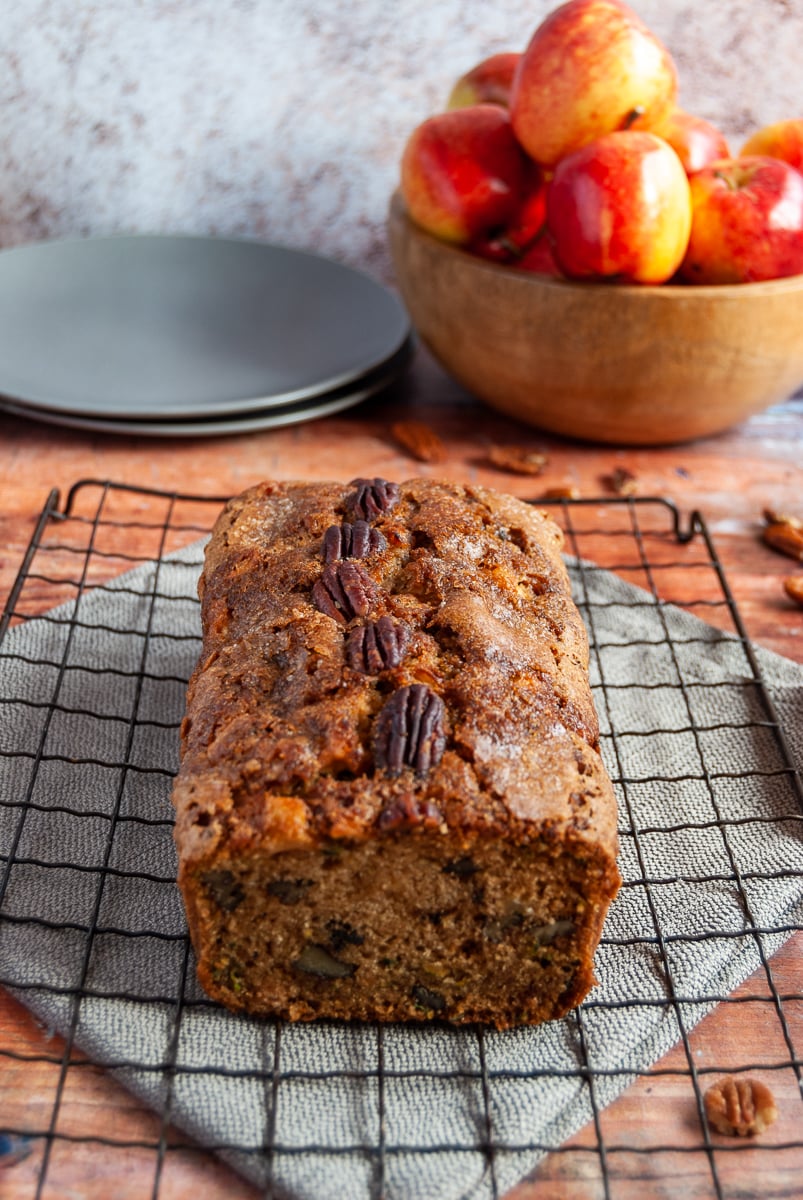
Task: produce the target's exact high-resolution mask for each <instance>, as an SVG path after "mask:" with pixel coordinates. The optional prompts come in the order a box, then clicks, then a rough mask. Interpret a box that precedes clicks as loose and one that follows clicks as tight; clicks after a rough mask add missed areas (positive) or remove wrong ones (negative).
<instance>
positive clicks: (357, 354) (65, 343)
mask: <svg viewBox="0 0 803 1200" xmlns="http://www.w3.org/2000/svg"><path fill="white" fill-rule="evenodd" d="M409 332H410V326H409V321H408V318H407V315H406V313H405V310H404V308H403V306H402V304H401V303H400V301H399V300H397V298H396V297H395V296H394V295H393V293H392V292H389V291H388V290H387V289H386V288H384V287H382V286H381V285H380V284H378V283H376V282H375V281H374V280H372V279H370V278H369V277H368V276H367V275H364V274H362V273H361V272H359V271H355V270H353V269H352V268H350V267H346V266H343V265H342V264H340V263H336V262H333V261H332V260H331V259H327V258H322V257H320V256H319V255H316V254H308V253H305V252H302V251H299V250H291V249H287V248H286V247H283V246H273V245H269V244H267V243H264V242H253V241H238V240H233V239H217V238H197V237H168V236H165V237H160V236H150V235H141V236H132V237H111V238H88V239H84V240H77V241H57V242H39V243H34V244H32V245H27V246H20V247H17V248H15V249H11V250H5V251H3V252H2V253H0V394H2V395H5V396H7V397H8V398H9V399H11V400H15V401H18V402H22V403H24V404H26V405H35V406H37V407H44V408H48V409H50V410H54V411H59V412H63V413H70V414H78V415H83V416H91V417H111V418H131V419H144V418H148V419H151V420H162V419H165V418H187V417H195V418H202V417H216V416H226V415H230V414H231V413H232V412H240V413H242V412H245V411H248V410H251V409H259V410H263V418H264V410H266V409H268V408H270V407H273V406H274V405H277V406H278V405H287V404H289V403H292V402H295V401H298V400H303V399H306V398H310V397H316V396H319V395H321V394H322V393H324V392H330V391H332V390H333V389H335V388H339V387H342V386H343V385H344V384H348V383H350V382H352V381H355V380H358V379H359V378H360V377H361V376H364V375H366V374H368V373H369V372H371V371H373V370H375V369H377V368H378V367H380V366H381V365H382V364H383V363H385V362H386V361H387V360H388V359H389V358H391V357H392V356H393V355H394V354H396V353H397V352H398V351H399V350H400V348H401V347H402V345H403V344H404V342H405V340H406V339H407V337H408V335H409ZM30 415H33V414H32V413H31V414H30Z"/></svg>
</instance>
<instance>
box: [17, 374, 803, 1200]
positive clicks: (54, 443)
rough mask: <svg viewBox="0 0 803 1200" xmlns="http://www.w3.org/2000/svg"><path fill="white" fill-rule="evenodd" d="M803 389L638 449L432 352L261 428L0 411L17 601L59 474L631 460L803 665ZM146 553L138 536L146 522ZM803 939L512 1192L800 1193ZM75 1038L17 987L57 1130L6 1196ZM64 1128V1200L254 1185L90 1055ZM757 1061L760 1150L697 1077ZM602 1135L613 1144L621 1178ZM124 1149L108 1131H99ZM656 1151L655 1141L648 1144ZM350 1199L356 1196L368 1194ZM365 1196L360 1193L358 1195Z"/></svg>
mask: <svg viewBox="0 0 803 1200" xmlns="http://www.w3.org/2000/svg"><path fill="white" fill-rule="evenodd" d="M413 419H415V420H422V421H426V422H427V423H428V424H429V425H430V426H431V427H432V428H433V429H435V430H436V431H437V432H438V433H439V434H440V436H441V438H442V439H443V442H444V444H445V446H446V458H445V460H444V461H443V462H441V463H438V464H427V465H422V464H420V463H416V462H415V461H414V460H413V459H412V458H411V457H410V455H409V454H408V453H406V452H405V451H404V450H403V449H402V448H401V447H400V446H399V444H398V443H397V442H396V441H395V439H394V438H393V436H392V434H391V432H390V427H391V425H392V423H393V422H394V421H397V420H413ZM802 433H803V401H801V400H792V401H789V402H788V403H787V404H785V405H783V406H779V407H777V408H775V409H773V410H771V411H770V412H768V413H765V414H763V415H761V416H759V417H754V418H753V419H752V420H751V421H749V422H748V423H746V424H744V425H742V426H740V427H738V428H736V429H734V430H731V431H730V432H727V433H725V434H722V435H720V436H719V437H717V438H711V439H707V440H703V441H698V442H694V443H690V444H685V445H677V446H671V447H664V448H661V449H656V450H649V449H619V448H616V447H599V446H591V445H584V444H581V443H576V442H572V441H570V440H566V439H559V438H556V437H550V436H547V435H542V434H541V433H539V432H538V431H537V430H535V429H530V428H528V427H525V426H523V425H520V424H517V423H516V422H513V421H510V420H507V419H506V418H504V417H502V416H500V415H498V414H495V413H492V412H490V411H489V410H486V409H484V408H482V407H481V406H479V405H477V404H476V403H474V402H472V401H471V400H470V399H469V398H468V397H467V396H466V395H465V394H464V393H463V392H462V391H461V390H460V389H459V388H457V387H456V385H454V384H452V383H450V382H449V381H448V380H446V379H445V378H444V377H443V376H442V375H441V373H440V372H439V371H438V370H437V369H436V368H435V367H434V366H433V365H432V364H431V363H429V362H428V361H427V360H426V359H425V358H424V356H423V355H422V356H420V357H419V360H418V362H417V364H416V366H415V369H414V370H413V372H411V374H410V376H409V377H408V379H407V380H406V381H405V382H404V383H403V384H402V385H400V386H398V387H396V388H395V389H394V390H392V391H391V392H390V393H387V394H385V395H384V396H382V397H379V398H377V399H375V400H374V401H371V402H369V403H367V404H364V405H362V406H360V407H358V408H356V409H354V410H351V411H350V412H347V413H343V414H341V415H339V416H337V417H333V418H328V419H325V420H322V421H316V422H310V423H309V424H303V425H298V426H295V427H290V428H286V429H283V430H276V431H265V432H263V433H258V434H248V435H247V436H242V437H240V436H234V437H226V438H219V439H209V440H191V441H167V440H165V441H161V440H154V439H136V440H135V439H131V438H114V437H111V436H107V435H93V434H88V433H79V432H72V431H67V430H60V429H58V428H56V427H48V426H45V425H39V424H36V423H34V422H28V421H24V420H18V419H13V418H10V417H3V416H0V488H1V489H2V497H1V499H2V503H0V599H2V600H5V598H6V597H7V595H8V593H9V591H10V589H11V587H12V584H13V581H14V578H15V575H16V572H17V570H18V567H19V564H20V561H21V559H22V556H23V553H24V551H25V547H26V545H27V543H28V539H29V538H30V535H31V532H32V530H33V528H34V525H35V522H36V519H37V516H38V514H39V512H40V510H41V508H42V505H43V504H44V502H45V500H46V498H47V495H48V492H49V490H50V488H52V487H56V488H59V489H60V490H61V492H62V494H64V493H65V492H66V491H67V490H68V489H69V487H70V485H71V484H72V483H74V482H75V481H76V480H78V479H82V478H95V479H112V480H115V481H118V482H121V483H131V484H137V485H145V486H148V487H154V488H163V489H168V490H176V491H181V492H185V493H186V492H191V493H195V494H202V495H218V496H226V495H230V494H232V493H234V492H236V491H239V490H241V489H242V488H244V487H246V486H248V485H250V484H252V483H254V482H256V481H258V480H260V479H263V478H268V477H271V476H273V477H278V478H299V477H306V478H319V479H323V478H345V479H348V478H352V477H353V476H356V475H380V474H381V475H385V476H387V477H390V478H397V479H399V478H408V477H410V476H412V475H415V474H420V473H423V474H427V475H432V476H438V475H442V476H448V477H452V478H456V479H458V480H461V481H471V482H479V483H482V484H485V485H489V486H493V487H498V488H502V489H504V490H507V491H510V492H513V493H514V494H516V495H519V496H522V497H535V496H538V495H540V494H541V493H542V492H543V491H544V490H545V489H546V488H552V487H556V486H560V487H566V486H572V487H574V488H576V489H577V490H578V491H579V493H580V494H581V495H583V496H586V497H591V496H597V495H600V496H602V495H606V494H608V493H609V490H610V487H609V477H610V476H611V474H612V473H613V472H614V471H615V470H616V468H626V469H627V470H628V471H630V472H631V473H632V474H633V475H634V476H635V480H636V484H637V487H638V491H639V493H640V494H641V495H661V496H666V497H669V498H671V499H672V500H673V501H674V502H675V503H676V504H677V505H678V507H679V508H680V510H681V512H682V513H684V514H687V513H689V512H691V511H692V510H694V509H699V510H701V511H702V513H703V514H704V516H705V518H706V521H707V523H708V526H709V528H710V530H711V533H712V537H713V540H714V546H715V550H716V552H717V554H718V556H719V558H720V560H721V562H722V565H723V567H724V570H725V573H726V576H727V579H728V581H729V584H730V586H731V588H732V591H733V594H734V597H735V599H736V601H737V604H738V606H739V609H740V611H741V613H742V616H743V619H744V623H745V625H746V628H747V632H748V634H749V636H750V637H751V638H752V639H753V640H754V641H756V642H757V643H759V644H761V645H763V646H766V647H768V648H770V649H772V650H775V651H777V652H778V653H781V654H784V655H786V656H788V657H790V658H792V659H795V660H796V661H798V662H803V612H802V611H801V610H800V609H799V608H796V607H795V606H794V605H793V604H792V603H791V602H790V601H789V600H788V598H787V597H786V596H785V595H784V593H783V590H782V586H781V581H782V579H783V577H784V576H785V575H790V574H793V573H795V572H796V571H803V567H801V566H800V565H799V564H795V563H793V562H792V561H791V560H789V559H785V558H782V557H781V556H779V555H778V554H776V553H774V552H772V551H771V550H769V549H767V548H766V547H765V546H764V545H763V544H762V542H761V540H760V529H761V524H762V521H761V512H762V509H763V508H765V507H772V508H775V509H779V510H785V511H797V512H798V513H801V514H803V488H802V487H801V482H802V481H803V474H802V473H801V469H800V454H801V434H802ZM494 444H496V445H519V446H522V445H523V446H526V447H528V448H532V449H533V450H538V451H541V452H543V453H545V454H546V455H547V456H548V460H549V461H548V463H547V465H546V467H545V468H544V471H543V474H542V475H541V476H540V477H538V478H528V477H526V476H522V475H513V474H509V473H507V472H503V471H499V470H497V469H494V468H493V467H492V466H491V465H489V463H488V459H487V455H488V449H489V447H490V446H491V445H494ZM131 536H132V539H133V541H132V549H135V548H136V536H137V535H136V533H135V532H132V535H131ZM693 576H694V573H693V572H692V571H688V572H687V573H686V576H684V574H683V572H682V571H680V572H676V573H675V575H674V577H673V589H674V590H676V591H677V592H678V595H677V596H676V597H675V596H674V595H673V598H677V599H683V595H682V592H683V586H684V578H685V580H686V584H687V585H688V588H689V594H692V593H693V592H694V589H696V588H697V587H698V581H697V580H696V579H695V578H694V577H693ZM25 594H26V606H27V608H26V611H37V610H39V609H45V608H47V607H50V606H51V605H52V604H53V602H54V597H53V591H52V587H50V586H49V585H47V584H45V583H42V584H40V585H38V586H29V587H28V588H26V593H25ZM802 950H803V938H801V936H800V935H797V936H796V938H794V939H793V940H792V941H790V942H788V943H787V944H786V946H785V947H784V948H783V949H782V950H781V951H780V952H779V953H778V954H777V955H776V956H775V957H774V958H773V959H772V961H771V970H770V973H769V974H768V972H766V971H761V972H758V973H757V974H756V975H755V976H753V977H752V978H751V979H750V980H748V981H746V983H745V984H744V985H743V986H742V987H741V988H740V989H739V990H738V992H737V993H736V994H735V997H734V999H739V1001H740V1002H728V1003H724V1004H720V1005H719V1006H718V1007H717V1009H716V1010H715V1011H714V1012H713V1013H712V1014H711V1015H710V1016H708V1017H707V1018H705V1019H704V1020H703V1021H702V1022H701V1023H700V1025H698V1026H697V1027H696V1028H695V1029H694V1030H693V1031H692V1033H691V1035H690V1037H689V1039H688V1043H687V1045H686V1046H684V1045H680V1046H678V1047H676V1048H675V1049H674V1050H672V1051H671V1052H670V1053H669V1054H668V1055H667V1056H666V1057H665V1058H664V1059H663V1060H662V1061H661V1062H660V1063H658V1064H656V1067H655V1068H653V1069H652V1070H651V1071H650V1072H649V1073H646V1074H645V1075H643V1076H642V1077H640V1078H639V1079H638V1080H637V1081H636V1082H635V1083H634V1084H633V1085H631V1086H630V1087H629V1088H628V1089H627V1090H626V1091H625V1093H624V1094H623V1095H622V1096H621V1097H620V1099H619V1100H617V1101H616V1102H615V1103H614V1104H612V1105H610V1106H609V1107H608V1108H607V1109H606V1110H605V1111H604V1112H603V1113H602V1114H601V1115H600V1117H599V1127H598V1128H597V1127H595V1126H594V1125H593V1124H591V1125H589V1127H588V1128H586V1129H585V1130H583V1131H581V1133H579V1134H578V1135H577V1136H576V1137H575V1138H574V1139H572V1142H571V1143H570V1147H571V1149H570V1152H568V1153H567V1152H566V1148H564V1150H563V1151H561V1152H559V1153H553V1154H552V1155H550V1156H549V1157H548V1158H547V1159H546V1160H545V1161H544V1162H542V1163H541V1164H540V1165H539V1166H538V1168H537V1169H536V1170H535V1171H534V1173H533V1175H532V1177H531V1178H530V1179H529V1180H528V1181H525V1182H522V1183H521V1184H520V1185H519V1186H518V1187H517V1188H515V1189H514V1190H513V1192H511V1193H510V1200H514V1198H515V1200H559V1198H560V1200H563V1198H566V1200H597V1198H598V1197H599V1198H602V1197H604V1196H606V1195H610V1196H611V1197H614V1198H616V1200H619V1198H622V1200H630V1198H631V1197H632V1198H633V1200H637V1198H639V1197H644V1196H650V1197H670V1196H671V1197H675V1196H677V1195H679V1194H682V1195H684V1196H686V1197H690V1198H692V1200H704V1198H705V1200H708V1198H709V1197H715V1196H716V1195H717V1191H716V1188H715V1185H714V1173H713V1171H712V1165H711V1164H712V1163H714V1164H715V1170H716V1175H717V1178H718V1179H719V1181H720V1186H721V1192H722V1195H724V1196H734V1197H735V1196H739V1197H740V1200H751V1198H755V1200H758V1197H764V1196H773V1197H789V1198H790V1200H791V1198H792V1197H795V1196H799V1194H800V1171H801V1167H803V1162H802V1161H801V1159H802V1158H803V1155H801V1151H800V1150H799V1149H790V1150H784V1149H782V1148H775V1149H773V1147H782V1146H783V1145H784V1143H786V1142H791V1141H798V1142H799V1140H800V1133H799V1131H800V1127H801V1121H800V1117H801V1100H800V1089H799V1082H798V1080H797V1078H796V1077H795V1072H794V1071H793V1069H792V1067H791V1065H790V1046H789V1043H788V1042H786V1041H785V1040H784V1030H783V1027H782V1024H781V1021H780V1019H779V1014H778V1011H777V1007H776V1004H775V1000H774V994H775V993H774V992H773V988H774V989H775V990H776V992H777V994H779V995H781V996H783V997H785V1004H784V1010H785V1013H786V1020H787V1026H788V1033H789V1036H790V1038H791V1041H792V1046H794V1048H795V1051H796V1054H797V1057H798V1060H799V1057H800V1047H801V1045H803V999H802V998H801V993H802V992H803V980H801V967H800V958H801V951H802ZM62 1051H63V1043H62V1042H61V1040H60V1039H59V1038H58V1037H57V1036H55V1035H53V1034H52V1032H51V1031H48V1030H44V1029H41V1028H40V1027H39V1026H38V1025H37V1024H36V1022H35V1021H34V1020H33V1018H32V1017H31V1016H30V1014H28V1012H27V1011H26V1010H25V1009H24V1008H23V1007H22V1006H21V1005H19V1004H18V1003H17V1002H16V1001H15V1000H13V999H12V998H11V997H9V996H7V995H5V994H2V993H0V1129H3V1128H7V1129H12V1130H17V1131H27V1132H28V1133H30V1134H34V1135H36V1134H39V1135H40V1136H38V1137H36V1136H35V1137H34V1138H33V1140H32V1141H31V1142H30V1144H29V1145H28V1147H27V1149H28V1151H29V1152H28V1154H27V1156H26V1157H24V1158H22V1159H21V1160H20V1161H19V1162H17V1163H16V1165H10V1166H6V1167H2V1166H0V1200H27V1198H28V1197H31V1198H33V1197H34V1196H35V1195H37V1181H38V1178H39V1173H40V1166H41V1158H42V1154H43V1147H44V1138H43V1137H42V1136H41V1135H42V1134H43V1133H46V1131H47V1130H48V1128H49V1124H50V1120H51V1114H52V1111H53V1103H54V1096H55V1088H56V1086H57V1082H58V1078H59V1073H60V1071H61V1056H62ZM73 1059H74V1061H75V1065H71V1066H70V1067H69V1069H68V1071H67V1074H66V1087H65V1091H64V1098H63V1103H62V1106H61V1109H60V1112H59V1117H58V1124H57V1132H67V1133H70V1134H72V1135H74V1137H75V1138H76V1140H74V1141H72V1140H70V1141H62V1140H60V1139H58V1138H57V1139H56V1141H55V1143H54V1147H53V1151H52V1155H51V1159H50V1164H49V1168H48V1172H47V1175H46V1178H45V1182H44V1185H43V1187H42V1190H41V1192H40V1193H39V1194H41V1195H42V1196H43V1197H46V1198H48V1200H64V1198H71V1197H76V1198H78V1197H80V1198H81V1200H87V1198H94V1197H97V1198H98V1200H100V1198H101V1197H103V1198H105V1197H108V1196H114V1197H115V1198H116V1200H139V1198H140V1197H150V1196H152V1195H153V1194H154V1188H155V1181H157V1180H158V1195H159V1197H160V1198H161V1200H190V1198H194V1197H195V1196H196V1195H198V1194H202V1195H203V1196H204V1197H208V1198H210V1200H211V1198H214V1197H221V1198H222V1197H226V1198H233V1200H240V1198H242V1200H245V1198H246V1197H251V1196H252V1195H254V1194H255V1193H254V1192H253V1190H252V1189H251V1188H250V1187H249V1186H248V1185H246V1184H245V1183H243V1182H242V1181H241V1180H240V1179H238V1178H237V1177H236V1176H234V1175H233V1174H232V1173H231V1172H230V1171H229V1170H228V1169H227V1168H225V1167H224V1166H223V1165H221V1164H220V1163H218V1162H217V1161H216V1160H215V1159H214V1158H213V1157H212V1156H210V1155H208V1154H206V1153H205V1152H203V1151H200V1150H199V1149H197V1148H196V1147H194V1146H192V1145H191V1144H190V1143H189V1142H188V1141H187V1139H185V1138H184V1137H183V1136H182V1135H180V1134H179V1133H176V1132H175V1131H172V1130H170V1131H168V1132H167V1137H166V1147H167V1149H166V1150H165V1152H164V1153H163V1154H162V1156H161V1163H160V1155H159V1153H158V1151H157V1150H156V1149H154V1147H155V1146H156V1145H157V1144H158V1142H159V1137H160V1123H159V1120H158V1118H157V1117H155V1116H154V1115H153V1114H152V1113H151V1112H149V1111H148V1110H145V1109H143V1108H142V1107H141V1106H140V1105H139V1104H138V1102H137V1101H136V1100H135V1099H133V1098H132V1097H131V1096H129V1095H128V1094H127V1093H125V1092H124V1091H123V1090H122V1089H120V1088H119V1087H118V1086H117V1085H116V1084H115V1083H114V1082H113V1081H111V1080H110V1079H109V1078H108V1077H107V1076H106V1075H105V1073H104V1072H103V1071H102V1070H100V1069H98V1068H96V1067H94V1066H92V1065H91V1064H88V1063H85V1062H83V1061H82V1059H81V1056H80V1055H78V1054H74V1055H73ZM745 1066H755V1072H754V1073H755V1074H756V1075H758V1076H759V1077H761V1078H763V1079H764V1080H765V1081H766V1082H768V1083H769V1084H770V1085H771V1086H772V1088H773V1090H774V1091H775V1093H776V1096H777V1098H778V1101H779V1109H780V1117H779V1120H778V1121H777V1122H776V1124H775V1125H774V1126H773V1127H772V1129H771V1130H769V1131H767V1133H766V1134H764V1135H763V1136H762V1137H761V1138H759V1139H755V1140H754V1141H753V1142H751V1143H750V1144H749V1145H742V1144H739V1146H738V1150H736V1149H735V1148H734V1143H733V1142H728V1141H727V1140H726V1139H724V1138H721V1137H720V1138H716V1139H715V1140H714V1141H713V1142H712V1144H711V1145H709V1146H706V1145H705V1144H704V1140H703V1136H702V1132H701V1128H700V1123H699V1118H698V1114H697V1109H696V1104H695V1094H694V1089H693V1086H692V1082H691V1073H692V1070H693V1071H695V1072H698V1073H700V1079H701V1080H702V1081H703V1083H704V1084H706V1085H707V1083H708V1082H709V1081H710V1080H711V1079H712V1078H716V1076H717V1073H718V1072H720V1071H727V1070H729V1069H737V1068H741V1067H745ZM600 1134H601V1135H602V1141H603V1145H604V1147H605V1150H606V1162H605V1167H604V1170H605V1172H607V1176H608V1181H609V1190H608V1192H607V1193H606V1190H605V1185H604V1182H603V1163H602V1155H601V1152H600ZM99 1135H100V1136H104V1137H108V1138H111V1139H112V1140H113V1141H114V1142H115V1143H117V1145H115V1146H114V1147H111V1148H110V1147H107V1146H101V1145H99V1144H98V1142H97V1141H95V1140H93V1138H96V1137H97V1136H99ZM648 1149H650V1150H651V1152H650V1153H649V1154H648V1153H646V1152H645V1151H646V1150H648ZM349 1200H350V1198H349ZM354 1200H358V1198H356V1197H355V1198H354Z"/></svg>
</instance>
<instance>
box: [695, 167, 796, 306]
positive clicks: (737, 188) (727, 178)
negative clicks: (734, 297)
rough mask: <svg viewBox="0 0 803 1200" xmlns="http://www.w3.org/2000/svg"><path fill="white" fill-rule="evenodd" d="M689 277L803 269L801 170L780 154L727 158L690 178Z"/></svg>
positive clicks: (727, 279)
mask: <svg viewBox="0 0 803 1200" xmlns="http://www.w3.org/2000/svg"><path fill="white" fill-rule="evenodd" d="M689 182H690V186H691V198H692V227H691V235H690V237H689V244H688V248H687V250H686V255H685V257H684V260H683V264H682V267H681V276H682V278H683V279H685V280H686V281H687V282H689V283H717V284H720V283H752V282H756V281H758V280H762V279H778V278H781V277H782V276H785V275H800V274H803V175H801V174H800V172H799V171H796V170H795V168H794V167H791V166H790V165H789V163H787V162H783V161H782V160H781V159H779V158H770V157H767V156H762V155H747V156H745V157H739V158H734V159H723V160H721V161H720V162H717V163H712V164H711V166H708V167H705V168H703V170H702V171H698V172H697V174H696V175H693V176H692V177H691V179H690V181H689Z"/></svg>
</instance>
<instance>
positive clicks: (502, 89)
mask: <svg viewBox="0 0 803 1200" xmlns="http://www.w3.org/2000/svg"><path fill="white" fill-rule="evenodd" d="M520 58H521V55H520V54H513V53H502V54H492V55H491V56H490V58H484V59H483V60H482V62H480V63H477V65H476V67H472V68H471V70H470V71H467V72H466V74H465V75H461V76H460V78H459V79H458V81H457V83H456V84H455V85H454V87H453V88H452V90H451V93H450V95H449V100H448V102H447V105H446V107H447V108H467V107H468V105H470V104H501V105H502V107H503V108H507V107H508V106H509V104H510V89H511V86H512V84H513V75H514V74H515V71H516V67H517V66H518V65H519V59H520Z"/></svg>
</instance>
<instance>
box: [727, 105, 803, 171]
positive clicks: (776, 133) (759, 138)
mask: <svg viewBox="0 0 803 1200" xmlns="http://www.w3.org/2000/svg"><path fill="white" fill-rule="evenodd" d="M753 154H762V155H764V154H766V155H769V157H770V158H780V159H783V161H784V162H788V163H789V165H790V166H792V167H794V168H795V170H797V171H803V118H800V117H798V118H795V117H792V118H790V119H789V120H786V121H776V122H775V124H774V125H765V126H764V128H763V129H759V130H758V131H757V132H756V133H754V134H753V135H752V137H749V138H748V139H747V141H746V142H745V144H744V145H743V146H742V148H741V150H740V151H739V157H740V158H743V157H745V156H746V155H747V156H749V155H753Z"/></svg>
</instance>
